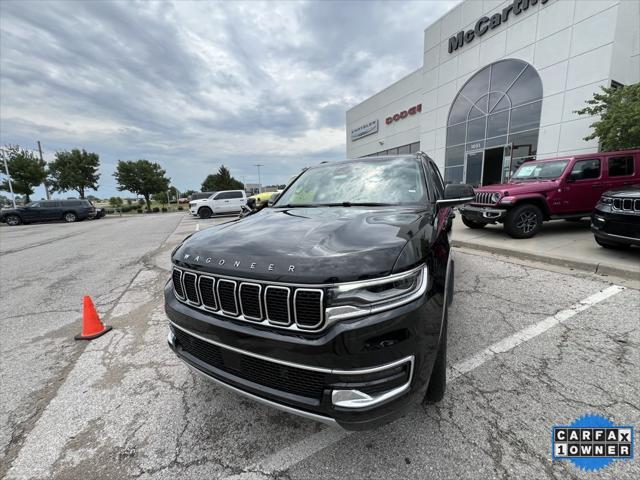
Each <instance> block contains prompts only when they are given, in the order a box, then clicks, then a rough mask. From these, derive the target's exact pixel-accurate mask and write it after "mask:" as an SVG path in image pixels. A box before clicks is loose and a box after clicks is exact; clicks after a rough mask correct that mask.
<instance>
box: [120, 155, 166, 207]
mask: <svg viewBox="0 0 640 480" xmlns="http://www.w3.org/2000/svg"><path fill="white" fill-rule="evenodd" d="M166 173H167V172H166V171H164V170H163V169H162V167H161V166H160V165H158V164H157V163H151V162H150V161H149V160H135V161H123V160H118V165H117V167H116V172H115V173H114V174H113V176H114V177H116V181H117V182H118V190H120V191H123V190H128V191H130V192H133V193H136V194H138V195H142V196H143V197H144V199H145V202H146V204H147V209H149V210H151V195H152V194H153V193H156V192H163V191H166V190H167V189H168V188H169V182H170V179H169V178H167V177H165V174H166Z"/></svg>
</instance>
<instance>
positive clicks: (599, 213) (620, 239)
mask: <svg viewBox="0 0 640 480" xmlns="http://www.w3.org/2000/svg"><path fill="white" fill-rule="evenodd" d="M591 231H592V232H593V235H594V236H595V240H596V242H597V243H598V245H600V246H602V247H605V248H625V247H629V246H630V245H638V246H640V184H637V185H630V186H628V187H623V188H618V189H616V190H609V191H608V192H605V193H604V194H603V195H602V197H601V198H600V201H599V202H598V204H597V205H596V208H595V210H594V211H593V213H592V214H591Z"/></svg>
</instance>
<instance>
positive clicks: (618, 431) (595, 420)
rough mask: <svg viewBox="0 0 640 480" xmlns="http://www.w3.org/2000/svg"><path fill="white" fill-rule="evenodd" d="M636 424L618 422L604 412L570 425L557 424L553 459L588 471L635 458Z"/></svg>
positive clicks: (552, 446) (581, 418) (586, 416)
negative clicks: (570, 463) (620, 423)
mask: <svg viewBox="0 0 640 480" xmlns="http://www.w3.org/2000/svg"><path fill="white" fill-rule="evenodd" d="M634 448H635V434H634V428H633V427H632V426H630V425H615V424H614V423H613V422H611V420H609V419H607V418H605V417H603V416H601V415H585V416H583V417H580V418H578V419H577V420H576V421H574V422H573V423H572V424H571V425H554V426H553V428H552V432H551V451H552V455H553V461H554V462H555V461H561V460H569V461H571V462H573V463H574V464H575V465H576V466H577V467H579V468H581V469H582V470H587V471H597V470H601V469H603V468H604V467H606V466H607V465H609V464H610V463H611V462H613V461H615V460H627V461H628V460H633V452H634Z"/></svg>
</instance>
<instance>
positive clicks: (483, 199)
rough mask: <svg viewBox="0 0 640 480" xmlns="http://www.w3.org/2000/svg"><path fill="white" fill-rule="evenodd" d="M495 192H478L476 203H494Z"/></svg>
mask: <svg viewBox="0 0 640 480" xmlns="http://www.w3.org/2000/svg"><path fill="white" fill-rule="evenodd" d="M494 193H495V192H476V194H475V199H474V203H484V204H488V205H494V203H495V202H492V201H491V195H493V194H494Z"/></svg>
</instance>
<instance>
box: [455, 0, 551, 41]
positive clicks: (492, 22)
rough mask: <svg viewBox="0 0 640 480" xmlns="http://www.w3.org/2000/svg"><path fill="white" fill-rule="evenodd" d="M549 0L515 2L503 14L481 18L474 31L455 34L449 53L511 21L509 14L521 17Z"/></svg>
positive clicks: (503, 10) (521, 0) (520, 0)
mask: <svg viewBox="0 0 640 480" xmlns="http://www.w3.org/2000/svg"><path fill="white" fill-rule="evenodd" d="M548 1H549V0H514V2H513V3H512V4H511V5H507V6H506V7H505V8H503V9H502V12H497V13H495V14H493V15H491V17H482V18H480V19H479V20H478V21H477V22H476V25H475V27H474V29H473V30H467V31H466V32H465V31H460V32H458V33H457V34H455V35H454V36H453V37H451V38H450V39H449V53H453V52H454V51H456V50H457V49H458V48H460V47H462V46H463V45H465V44H467V43H471V42H472V41H473V39H474V38H475V37H481V36H482V35H484V34H485V33H487V31H489V29H491V30H493V29H494V28H496V27H499V26H500V25H501V24H502V23H503V22H506V21H508V20H509V14H510V13H513V14H514V15H520V14H521V13H522V12H524V11H525V10H527V9H528V8H529V6H534V5H537V4H538V3H541V4H542V5H544V4H545V3H547V2H548Z"/></svg>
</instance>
